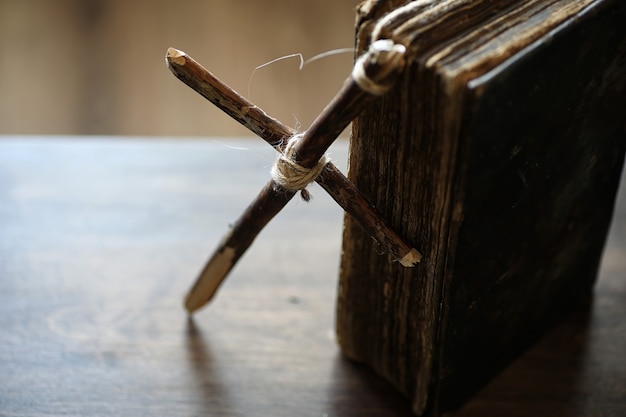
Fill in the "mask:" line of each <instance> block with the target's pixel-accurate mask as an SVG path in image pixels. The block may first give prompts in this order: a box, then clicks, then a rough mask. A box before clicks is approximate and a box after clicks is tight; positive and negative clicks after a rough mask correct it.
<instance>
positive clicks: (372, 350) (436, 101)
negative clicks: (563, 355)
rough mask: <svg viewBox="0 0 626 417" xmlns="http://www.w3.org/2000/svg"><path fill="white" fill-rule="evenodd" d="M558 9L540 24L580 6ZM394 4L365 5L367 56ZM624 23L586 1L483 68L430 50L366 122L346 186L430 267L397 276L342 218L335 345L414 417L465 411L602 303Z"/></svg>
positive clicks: (616, 164) (622, 16) (607, 5)
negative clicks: (596, 289)
mask: <svg viewBox="0 0 626 417" xmlns="http://www.w3.org/2000/svg"><path fill="white" fill-rule="evenodd" d="M469 3H471V2H469ZM475 3H477V4H478V3H484V2H475ZM513 3H514V2H509V3H508V6H507V7H510V8H512V9H514V6H515V4H513ZM545 3H546V4H549V6H550V7H551V8H552V9H550V8H549V7H548V6H546V7H545V8H543V9H542V8H540V7H539V6H538V7H539V8H538V9H537V10H539V11H540V12H536V13H538V14H537V22H541V21H542V20H541V19H544V20H543V21H546V19H547V18H548V17H551V18H553V17H554V16H557V15H558V12H559V7H565V6H567V7H575V5H574V3H572V2H566V1H562V2H558V1H552V2H545ZM398 6H399V4H397V3H394V2H366V3H364V4H363V5H362V6H361V8H360V9H359V10H360V17H359V19H358V20H357V29H358V32H357V37H358V42H359V48H362V47H363V45H364V44H367V42H368V41H369V38H368V36H369V35H370V33H371V29H372V22H374V21H376V20H377V19H379V18H380V17H381V16H382V15H384V14H385V13H387V12H389V11H390V10H392V9H393V8H394V7H398ZM546 10H547V11H546ZM529 13H530V12H529ZM532 13H535V11H533V12H532ZM541 13H543V14H541ZM550 13H551V14H550ZM485 16H489V15H488V13H486V14H485ZM511 16H515V14H514V13H512V14H511ZM519 16H522V15H519ZM519 16H518V17H519ZM522 17H523V16H522ZM495 18H496V17H495V16H494V17H492V18H489V17H488V18H487V21H488V22H491V21H493V19H495ZM489 19H491V20H489ZM470 20H471V19H470ZM527 20H528V19H525V18H524V19H522V18H521V17H520V18H519V19H518V21H519V22H526V21H527ZM625 21H626V3H624V2H622V1H620V0H599V1H591V2H587V4H585V5H584V7H582V6H581V8H580V10H578V9H577V10H575V11H573V12H572V10H571V9H569V14H568V15H567V17H566V18H563V19H561V20H560V21H558V22H556V23H555V22H551V23H550V25H546V29H545V30H539V31H535V32H533V31H531V30H529V29H528V28H526V29H524V30H525V31H524V32H523V33H519V37H521V38H523V37H524V36H526V37H528V39H527V43H526V44H524V45H521V46H520V43H519V42H517V43H516V44H515V45H516V46H515V47H513V46H511V48H513V49H512V50H509V51H508V52H507V50H506V48H505V49H504V50H502V51H496V52H498V53H500V54H503V55H504V56H500V58H497V57H496V58H494V59H493V60H491V61H489V60H485V59H484V58H483V57H479V58H476V60H475V62H476V65H466V63H465V62H466V61H467V59H466V60H465V61H464V58H463V54H462V53H461V52H463V51H462V49H460V50H459V51H458V53H457V54H456V55H454V54H452V55H454V56H452V55H447V56H446V57H445V58H442V59H441V60H439V61H437V60H436V59H435V58H436V57H437V56H438V54H439V55H441V51H442V48H445V46H446V45H450V42H449V41H446V42H447V43H446V42H444V43H446V45H443V46H441V47H439V46H437V45H434V44H432V45H429V46H428V47H423V48H422V49H421V50H420V51H416V52H415V55H414V56H413V61H412V64H411V65H410V66H409V68H408V70H407V71H406V74H405V75H404V78H403V80H402V82H401V83H399V84H400V85H398V86H397V87H396V88H394V90H393V91H392V92H391V93H390V94H388V95H387V96H386V97H385V98H384V99H383V100H381V101H380V102H378V103H376V104H375V105H374V106H372V107H371V108H370V109H369V110H368V111H367V112H365V113H364V114H362V116H360V117H359V118H358V119H357V120H356V122H355V123H354V125H353V137H352V141H351V153H350V172H349V177H350V179H351V180H352V181H353V182H354V183H355V184H356V185H357V186H358V188H359V189H360V190H361V191H362V192H364V193H365V194H366V196H367V197H368V198H369V199H370V201H372V202H373V203H374V205H375V206H376V207H377V209H378V210H379V211H380V212H381V213H383V215H384V216H386V218H387V219H388V220H389V221H390V222H391V224H392V225H393V226H394V227H396V228H397V229H398V230H399V232H400V233H401V234H402V235H404V236H406V237H407V238H408V239H409V241H410V242H411V243H412V244H413V245H414V246H415V247H416V248H418V249H419V250H420V251H421V252H422V254H423V260H422V263H421V264H420V265H419V266H417V267H416V268H404V267H402V266H401V265H399V264H398V263H394V262H391V260H390V259H389V258H387V257H386V256H384V255H381V254H380V251H379V249H378V248H377V246H376V244H375V242H373V241H372V240H371V239H370V238H369V237H368V236H367V235H366V233H365V232H364V231H363V230H362V229H361V228H360V227H359V226H358V224H356V223H355V222H354V221H353V220H351V219H350V218H349V217H346V219H345V229H344V244H343V256H342V261H341V275H340V282H339V291H338V307H337V334H338V340H339V343H340V346H341V348H342V351H343V352H344V353H345V355H346V356H347V357H348V358H351V359H353V360H355V361H359V362H363V363H365V364H366V365H368V366H369V367H371V368H372V369H373V370H374V371H375V372H376V373H378V374H379V375H381V376H382V377H384V378H385V379H387V380H388V381H389V382H391V383H392V384H393V385H394V386H395V387H396V388H397V389H399V390H400V391H401V392H403V393H404V394H405V395H406V396H407V397H408V398H409V399H410V401H411V403H412V407H413V410H414V411H415V413H416V414H418V415H439V414H441V413H443V412H445V411H449V410H450V409H454V408H456V407H458V406H460V405H461V404H462V403H463V402H464V401H465V400H467V399H468V397H469V396H470V395H472V394H473V393H474V392H475V391H476V390H477V389H479V388H480V387H481V386H482V385H483V384H484V383H485V382H486V381H487V380H488V379H489V378H490V377H492V376H493V375H494V374H495V373H496V372H498V371H499V370H501V369H502V367H503V366H505V365H506V364H507V363H509V362H510V361H511V360H512V359H513V358H515V357H516V356H517V355H519V354H520V353H521V352H523V351H524V349H526V348H527V347H528V346H529V345H530V344H531V343H533V342H534V341H536V340H537V339H538V338H539V337H540V336H541V335H542V334H543V333H545V331H546V330H547V329H549V328H550V326H552V325H553V324H554V323H555V322H556V321H558V320H559V319H560V318H562V317H563V315H564V314H567V312H568V311H570V310H571V309H572V308H574V307H575V306H576V305H578V304H579V303H580V302H581V301H583V300H585V299H586V298H588V297H589V295H590V294H591V292H592V287H593V284H594V281H595V278H596V275H597V270H598V265H599V261H600V258H601V254H602V249H603V246H604V243H605V239H606V234H607V231H608V227H609V224H610V220H611V215H612V210H613V204H614V198H615V193H616V190H617V186H618V182H619V178H620V173H621V170H622V166H623V161H624V153H625V149H626V123H625V121H624V120H625V119H624V117H625V116H624V115H626V70H625V68H626V29H625V28H626V26H625V25H624V24H623V22H625ZM502 24H504V23H502ZM520 24H521V23H520ZM534 24H540V23H534ZM524 27H526V26H524ZM507 30H508V32H507V31H504V30H503V31H502V32H503V33H504V34H505V35H506V36H513V35H515V30H516V26H513V27H511V28H509V29H507ZM520 30H521V29H520ZM426 34H428V33H426ZM529 34H532V36H530V35H529ZM501 36H504V35H501ZM511 39H513V38H511ZM500 40H501V41H502V38H501V39H500ZM500 44H501V45H505V46H506V42H504V41H502V42H501V43H500ZM487 46H489V45H488V44H487ZM515 48H517V49H515ZM477 53H478V52H475V51H474V50H473V49H472V50H470V49H468V52H467V54H468V55H471V54H474V55H471V56H476V54H477ZM485 53H486V52H485ZM485 56H486V55H485ZM434 57H435V58H434ZM468 59H469V58H468Z"/></svg>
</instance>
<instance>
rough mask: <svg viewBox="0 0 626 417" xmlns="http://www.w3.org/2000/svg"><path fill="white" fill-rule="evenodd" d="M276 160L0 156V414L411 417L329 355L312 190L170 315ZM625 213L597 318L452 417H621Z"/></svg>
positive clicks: (205, 147) (142, 150) (10, 143)
mask: <svg viewBox="0 0 626 417" xmlns="http://www.w3.org/2000/svg"><path fill="white" fill-rule="evenodd" d="M332 153H333V156H334V159H335V161H336V162H338V164H339V165H340V166H342V165H343V166H344V167H345V160H346V153H347V145H346V143H345V142H344V143H338V144H337V145H335V146H334V147H333V149H332ZM273 159H274V151H273V150H272V149H271V148H269V147H268V146H267V145H266V144H263V143H260V141H257V140H254V139H250V140H232V139H228V140H227V139H223V140H217V139H142V138H126V139H121V138H115V139H113V138H95V137H0V415H1V416H44V415H45V416H53V415H68V416H92V415H93V416H96V415H97V416H137V415H141V416H144V415H150V416H205V415H211V416H224V417H225V416H272V417H276V416H316V417H322V416H327V417H328V416H392V415H393V416H410V415H411V414H410V410H409V403H408V402H407V401H406V400H405V399H404V398H403V397H401V396H400V395H399V394H397V393H396V392H395V391H394V390H393V389H392V388H391V387H390V386H389V385H388V384H387V383H385V382H384V381H382V380H381V379H379V378H378V377H376V376H374V375H372V374H371V373H370V372H369V371H368V370H367V369H364V368H362V367H360V366H358V365H355V364H353V363H350V362H348V361H346V360H344V359H343V358H342V356H341V354H340V352H339V351H338V348H337V345H336V342H335V340H334V332H333V316H334V303H335V290H336V284H337V276H338V264H339V257H340V246H341V227H342V226H341V224H342V215H343V214H342V212H341V210H340V208H339V207H338V206H336V205H335V203H334V202H333V201H332V200H330V198H329V197H328V196H326V195H325V193H324V191H323V190H322V189H321V188H319V187H317V186H314V187H312V193H313V196H314V198H313V200H312V202H311V203H308V204H307V203H304V202H302V201H296V200H294V201H292V203H290V204H289V205H288V206H287V207H286V208H285V210H284V211H283V212H281V213H280V215H279V216H278V217H277V218H276V219H275V220H274V221H273V222H272V223H271V224H270V225H269V226H268V227H267V228H266V229H265V230H264V231H263V233H261V235H260V236H259V238H258V239H257V240H256V242H255V244H254V245H253V247H252V248H251V250H250V251H249V252H248V253H247V254H246V255H245V256H244V257H243V259H242V260H241V262H240V264H239V265H238V266H237V268H236V269H235V270H234V272H233V273H232V275H231V276H230V277H229V279H228V280H227V282H226V283H225V285H224V286H223V287H222V289H221V290H220V292H219V294H218V296H217V299H216V300H214V302H213V303H212V304H210V305H209V306H208V307H207V308H205V309H203V310H201V311H199V312H198V313H197V314H196V315H195V316H194V317H193V319H189V318H188V317H187V315H186V313H185V311H184V310H183V308H182V298H183V295H184V293H185V292H186V290H187V289H188V287H189V285H190V284H191V283H192V281H193V280H194V279H195V276H196V274H197V273H198V271H199V270H200V268H201V267H202V265H203V264H204V262H205V260H206V259H207V257H208V255H209V254H210V252H211V251H212V250H213V248H214V247H215V245H216V244H217V242H218V241H219V239H220V238H221V236H222V234H223V233H224V232H225V231H226V229H227V227H228V224H229V222H232V221H234V220H235V219H236V218H237V216H238V215H239V213H240V212H241V211H242V210H243V209H244V208H245V206H246V205H247V204H248V202H249V201H250V200H251V199H252V197H253V196H254V195H256V193H257V192H258V190H259V189H260V188H261V186H262V185H263V184H264V183H265V182H266V181H267V179H268V170H269V167H270V166H271V164H272V162H273ZM625 194H626V188H625V187H624V186H622V193H621V197H620V200H619V203H618V208H617V210H616V214H615V218H614V224H613V227H612V231H611V235H610V238H609V241H608V244H607V248H606V251H605V258H604V262H603V265H602V269H601V272H600V278H599V282H598V285H597V287H596V291H595V294H594V298H593V302H592V303H591V305H590V306H589V307H588V308H581V310H580V311H578V312H576V313H574V314H573V315H572V316H571V317H570V318H569V319H568V320H567V321H566V322H564V323H562V324H561V325H560V326H558V327H557V328H555V329H554V331H552V332H551V333H549V334H548V335H547V336H546V337H545V338H544V339H542V340H541V341H540V342H539V343H538V344H537V345H536V346H534V347H533V348H532V349H531V350H530V351H528V352H527V353H526V354H525V355H524V356H522V357H521V358H519V359H518V360H517V361H516V362H514V363H513V364H512V365H511V366H510V367H509V368H507V369H506V370H505V371H504V372H503V373H502V374H500V375H499V376H498V377H497V378H496V379H494V380H493V381H492V382H491V383H490V384H489V385H487V386H486V387H485V388H484V389H483V390H482V391H481V392H480V393H479V394H478V395H476V396H475V398H474V399H473V400H472V401H470V402H469V403H468V404H467V405H466V406H464V407H463V408H462V409H461V410H459V411H458V412H457V413H456V414H457V415H459V416H503V415H506V416H626V198H625V197H626V195H625Z"/></svg>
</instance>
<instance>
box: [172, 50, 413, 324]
mask: <svg viewBox="0 0 626 417" xmlns="http://www.w3.org/2000/svg"><path fill="white" fill-rule="evenodd" d="M166 62H167V64H168V67H169V68H170V70H171V71H172V72H173V73H174V75H176V77H177V78H179V79H180V80H181V81H183V82H184V83H185V84H187V85H188V86H189V87H191V88H192V89H194V90H195V91H196V92H198V93H200V94H201V95H202V96H203V97H205V98H207V99H208V100H209V101H210V102H212V103H213V104H215V105H216V106H217V107H219V108H220V109H222V110H223V111H224V112H226V113H227V114H228V115H230V116H231V117H232V118H233V119H235V120H236V121H238V122H239V123H241V124H242V125H243V126H245V127H247V128H248V129H250V130H251V131H252V132H254V133H255V134H256V135H258V136H259V137H261V138H262V139H264V140H265V141H266V142H268V143H269V144H270V145H272V146H273V147H274V148H275V149H276V150H277V151H279V152H280V153H281V157H280V158H279V159H278V161H277V163H276V165H275V166H274V167H273V169H272V175H273V178H272V179H271V180H270V181H269V182H268V183H267V184H266V185H265V187H264V188H263V189H262V190H261V192H260V193H259V195H258V196H257V197H256V199H255V200H254V201H253V202H252V203H251V204H250V205H249V206H248V208H247V209H246V210H245V212H244V213H243V214H242V215H241V217H240V218H239V219H238V220H237V221H236V222H235V223H234V224H233V226H232V227H231V229H230V230H229V231H228V233H227V234H226V236H225V237H224V238H223V239H222V242H221V243H220V244H219V246H218V247H217V248H216V250H215V252H214V253H213V255H212V256H211V258H210V259H209V261H208V262H207V264H206V266H205V267H204V269H203V270H202V272H201V273H200V276H199V277H198V278H197V280H196V282H195V283H194V285H193V287H192V288H191V290H190V291H189V293H188V294H187V296H186V298H185V308H186V309H187V311H188V312H189V313H192V312H194V311H195V310H197V309H198V308H200V307H202V306H203V305H205V304H206V303H208V302H209V301H210V300H211V298H212V297H213V296H214V294H215V292H216V291H217V289H218V287H219V285H220V284H221V283H222V281H223V280H224V279H225V278H226V276H227V275H228V273H229V272H230V270H231V269H232V268H233V267H234V265H235V264H236V262H237V261H238V260H239V258H240V257H241V256H242V255H243V253H244V252H245V251H246V249H247V248H248V247H249V246H250V245H251V244H252V241H253V240H254V239H255V237H256V236H257V235H258V234H259V232H260V231H261V229H263V227H264V226H265V225H266V224H267V223H268V222H269V221H270V220H271V219H272V218H273V217H274V216H275V215H276V214H277V213H278V212H279V211H280V210H281V209H282V208H283V207H284V206H285V205H286V204H287V203H288V202H289V200H291V198H293V196H294V195H295V194H296V193H297V192H298V191H302V195H303V198H305V199H307V196H308V194H307V192H306V190H305V187H306V185H307V184H308V183H309V182H312V181H316V182H317V183H319V184H320V185H321V186H322V188H324V189H325V190H326V191H327V192H328V193H329V194H330V195H331V197H332V198H333V199H334V200H335V201H336V202H337V203H338V204H339V205H340V206H341V207H342V208H343V209H344V210H345V211H346V212H348V213H350V214H351V215H352V216H353V217H354V218H355V219H356V220H357V221H358V222H359V223H360V224H361V226H363V227H364V229H365V230H366V231H367V232H368V233H369V234H370V235H371V236H372V238H374V239H375V240H376V241H377V242H379V244H380V245H381V246H382V247H383V249H384V251H385V252H387V253H388V254H389V255H390V256H392V257H393V258H394V259H395V260H397V261H398V262H400V264H402V265H403V266H406V267H412V266H415V265H416V264H417V263H418V262H420V260H421V257H422V256H421V254H420V253H419V252H418V251H417V250H416V249H415V248H413V247H412V246H411V245H409V244H408V243H407V242H406V241H405V240H404V239H403V238H402V237H400V236H399V235H398V234H397V233H396V232H395V231H394V230H393V229H392V228H391V227H390V225H389V224H388V222H387V221H386V220H385V219H384V218H383V217H382V216H381V215H380V214H379V213H378V212H377V210H376V209H375V208H374V207H373V206H372V204H370V203H369V202H368V201H367V199H366V198H365V196H364V195H363V194H362V193H361V192H360V191H359V190H358V189H357V188H356V187H355V186H354V184H352V183H351V182H350V181H349V180H348V179H347V178H346V177H345V176H344V175H343V174H342V173H341V171H339V170H338V169H337V167H335V166H334V165H333V164H332V163H330V162H328V161H327V160H326V159H325V156H324V154H325V153H326V151H327V149H328V147H329V146H330V145H331V144H332V143H333V141H334V140H335V139H336V138H337V137H338V136H339V134H340V133H341V132H342V131H343V130H344V129H345V127H346V126H347V125H348V124H349V123H350V122H351V121H352V120H353V119H354V118H355V117H356V116H357V115H358V114H359V113H360V112H361V111H362V110H363V109H364V108H365V107H366V106H367V105H369V104H370V103H371V102H372V101H374V100H375V99H376V98H378V97H380V96H381V95H383V94H385V93H386V92H387V91H388V90H389V89H390V88H391V86H392V85H393V83H394V82H395V80H396V78H397V76H398V75H399V74H400V73H401V72H402V70H403V69H404V66H405V47H404V46H403V45H401V44H396V43H394V42H393V41H390V40H378V41H376V42H374V43H372V44H371V45H370V48H369V49H368V51H367V52H365V53H364V54H363V55H362V56H361V57H359V58H358V59H357V61H356V63H355V66H354V69H353V71H352V74H351V75H350V76H349V77H348V78H347V79H346V81H345V83H344V85H343V87H342V88H341V90H340V91H339V92H338V93H337V95H336V96H335V97H334V98H333V99H332V100H331V102H330V103H329V104H328V106H326V108H325V109H324V110H323V111H322V113H321V114H320V115H319V116H318V117H317V118H316V119H315V121H313V123H312V124H311V126H310V127H309V129H307V130H306V131H305V132H303V133H302V134H296V132H295V131H294V130H293V129H291V128H289V127H287V126H285V125H283V124H282V123H280V122H279V121H278V120H276V119H274V118H272V117H270V116H268V115H267V114H266V113H265V112H264V111H263V110H261V109H260V108H259V107H257V106H255V105H254V104H252V103H251V102H249V101H248V100H247V99H245V98H244V97H242V96H241V95H239V94H238V93H237V92H235V91H234V90H232V89H231V88H230V87H228V86H227V85H225V84H224V83H223V82H221V81H220V80H218V79H217V78H216V77H215V76H213V74H211V73H210V72H209V71H207V70H206V69H205V68H203V67H202V66H201V65H200V64H198V63H197V62H196V61H194V60H193V59H192V58H191V57H190V56H188V55H187V54H185V53H184V52H182V51H179V50H177V49H174V48H170V49H168V51H167V55H166Z"/></svg>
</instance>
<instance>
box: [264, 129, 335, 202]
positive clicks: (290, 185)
mask: <svg viewBox="0 0 626 417" xmlns="http://www.w3.org/2000/svg"><path fill="white" fill-rule="evenodd" d="M300 138H302V134H298V135H295V136H293V137H292V138H291V139H290V140H289V142H288V143H287V146H286V147H285V150H284V152H283V153H282V154H281V155H280V156H279V157H278V159H277V160H276V163H275V164H274V166H273V167H272V170H271V173H272V179H273V180H274V182H276V183H277V184H278V185H280V186H281V187H282V188H284V189H286V190H289V191H294V192H297V191H300V192H301V195H302V199H303V200H304V201H309V200H310V199H311V195H310V194H309V192H308V191H307V190H306V187H307V185H309V184H310V183H312V182H313V181H315V180H316V179H317V177H319V175H320V174H321V173H322V170H324V167H325V166H326V164H328V163H329V162H330V159H329V158H328V157H327V156H326V155H324V156H322V157H321V158H320V160H319V161H318V162H317V164H315V166H314V167H313V168H305V167H303V166H302V165H300V164H298V163H297V162H296V154H295V151H294V148H295V145H296V144H297V143H298V141H299V140H300Z"/></svg>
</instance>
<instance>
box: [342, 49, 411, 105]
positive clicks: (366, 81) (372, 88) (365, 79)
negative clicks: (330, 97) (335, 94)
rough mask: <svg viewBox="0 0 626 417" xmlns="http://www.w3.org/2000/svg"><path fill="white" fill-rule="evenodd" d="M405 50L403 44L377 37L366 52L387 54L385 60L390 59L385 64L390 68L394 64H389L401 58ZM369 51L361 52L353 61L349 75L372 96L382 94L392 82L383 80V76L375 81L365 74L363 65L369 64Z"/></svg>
mask: <svg viewBox="0 0 626 417" xmlns="http://www.w3.org/2000/svg"><path fill="white" fill-rule="evenodd" d="M405 50H406V48H405V47H404V45H401V44H397V43H394V42H393V41H392V40H390V39H379V40H377V41H376V42H374V43H372V44H371V45H370V47H369V51H368V52H370V53H374V54H376V53H380V54H387V60H391V61H389V62H387V65H388V66H390V68H395V67H396V65H389V64H390V63H393V62H396V61H397V60H403V59H404V52H405ZM370 53H366V54H363V55H361V56H360V57H359V59H357V61H356V62H355V63H354V68H353V69H352V74H351V76H352V79H353V80H354V82H355V83H356V84H357V85H358V86H359V87H360V88H361V90H363V91H365V92H366V93H369V94H371V95H374V96H382V95H383V94H385V93H386V92H387V91H389V89H390V88H391V86H392V84H391V83H389V82H384V81H383V80H384V78H383V80H380V81H377V80H373V79H371V78H370V77H369V76H368V75H367V72H366V71H365V66H366V64H369V63H370V60H371V59H372V56H371V54H370ZM374 56H375V55H374ZM375 59H376V58H375ZM381 81H383V82H381Z"/></svg>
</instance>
